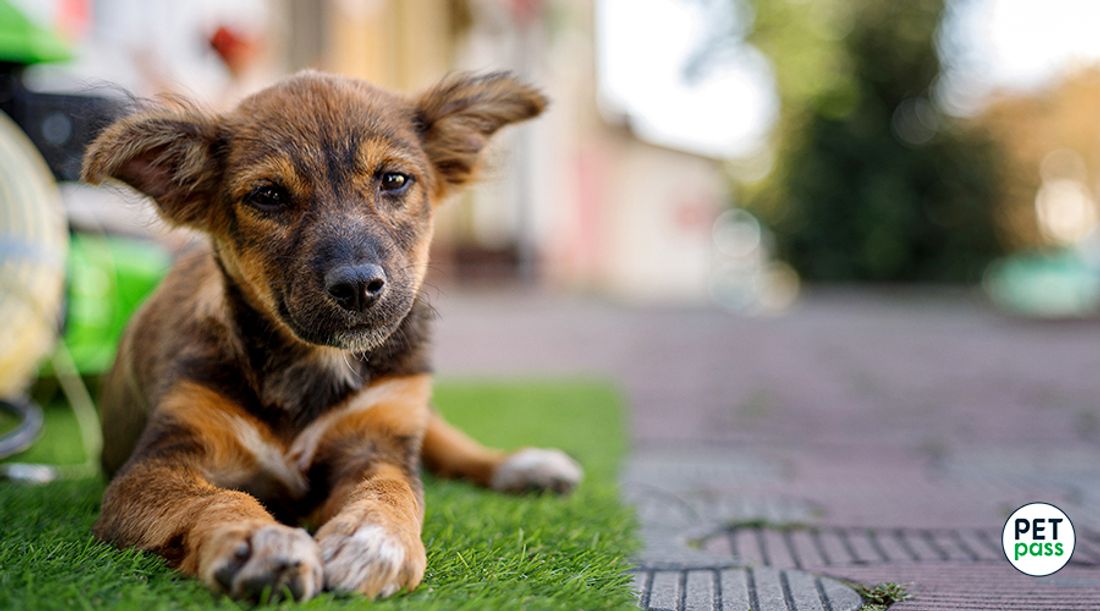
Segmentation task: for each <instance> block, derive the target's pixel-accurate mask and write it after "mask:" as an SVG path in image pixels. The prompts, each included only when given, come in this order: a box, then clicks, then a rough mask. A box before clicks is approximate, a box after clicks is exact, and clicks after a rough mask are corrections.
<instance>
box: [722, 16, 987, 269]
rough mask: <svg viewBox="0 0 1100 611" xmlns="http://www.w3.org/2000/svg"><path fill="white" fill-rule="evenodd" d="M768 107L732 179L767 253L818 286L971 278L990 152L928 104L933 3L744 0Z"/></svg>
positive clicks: (981, 250)
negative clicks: (766, 233) (742, 168)
mask: <svg viewBox="0 0 1100 611" xmlns="http://www.w3.org/2000/svg"><path fill="white" fill-rule="evenodd" d="M753 8H754V12H755V20H754V29H753V32H752V33H751V34H750V36H749V37H748V42H749V43H750V44H753V45H755V46H756V47H757V48H759V49H760V50H761V51H762V52H763V53H765V54H766V55H767V56H768V57H769V58H770V60H771V62H772V65H773V69H774V74H775V80H776V84H777V87H778V89H779V98H780V101H781V104H782V109H781V111H780V119H779V124H778V126H777V129H776V132H775V139H774V142H773V149H772V150H773V152H774V155H775V160H774V163H775V166H774V169H773V171H772V172H771V173H770V174H769V175H768V177H767V178H766V179H764V180H763V181H761V182H759V183H756V184H748V183H742V184H741V185H739V193H740V196H741V199H742V201H743V203H744V205H745V206H746V207H748V208H749V209H750V210H752V211H753V212H755V213H756V214H758V215H759V216H760V217H761V218H762V219H763V220H764V222H765V223H767V224H768V225H769V226H770V227H771V229H772V231H773V232H774V233H775V235H776V241H777V245H778V249H779V254H780V256H782V257H784V258H786V259H787V260H788V261H790V262H791V264H792V265H794V266H795V268H796V269H798V270H799V272H800V273H802V274H803V275H804V276H805V277H806V278H808V279H811V280H827V281H886V282H897V281H948V282H955V281H973V280H975V279H977V278H978V277H980V274H981V272H982V270H983V269H984V267H985V265H986V264H987V263H988V262H989V261H990V260H991V259H992V258H993V257H995V256H997V255H998V254H1000V253H1001V250H1002V249H1001V246H1000V243H999V240H998V237H997V231H996V218H995V214H994V210H995V204H996V199H997V168H998V162H997V159H998V154H997V151H996V149H995V147H993V145H992V144H991V142H990V141H988V140H987V139H985V138H984V137H982V136H981V135H980V134H979V132H977V131H976V130H967V129H963V128H962V127H961V126H960V125H958V124H956V122H954V121H952V120H951V119H949V118H948V117H945V116H944V115H943V114H942V113H941V112H940V111H939V110H938V109H937V108H936V107H935V105H934V104H933V103H932V102H930V99H931V94H930V91H931V87H932V85H933V83H934V81H935V79H936V77H937V75H938V74H939V71H940V64H939V58H938V57H937V55H936V51H935V37H936V31H937V28H938V26H939V23H940V18H941V15H942V12H943V5H942V1H941V0H922V1H920V2H897V1H894V0H814V2H804V1H798V0H755V2H754V4H753Z"/></svg>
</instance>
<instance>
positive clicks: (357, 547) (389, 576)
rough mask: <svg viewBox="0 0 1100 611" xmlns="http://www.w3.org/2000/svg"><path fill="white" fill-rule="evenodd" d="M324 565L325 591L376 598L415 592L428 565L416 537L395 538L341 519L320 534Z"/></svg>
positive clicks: (373, 527)
mask: <svg viewBox="0 0 1100 611" xmlns="http://www.w3.org/2000/svg"><path fill="white" fill-rule="evenodd" d="M317 541H319V542H320V544H321V557H322V558H323V560H324V563H325V588H326V589H329V590H335V591H337V592H360V593H362V594H365V595H367V596H369V597H370V598H375V597H377V596H381V597H386V596H391V595H393V594H396V593H397V592H398V591H399V590H402V589H406V590H409V591H412V590H413V589H415V588H416V586H418V585H419V584H420V580H421V579H423V578H424V568H425V567H426V566H427V564H428V559H427V556H426V555H425V553H424V544H423V543H422V542H421V541H420V537H419V536H417V535H416V534H414V533H411V532H410V533H405V534H404V535H398V534H395V533H393V532H391V531H389V530H387V529H386V528H383V527H382V526H379V525H377V524H347V523H342V521H340V520H339V518H337V519H335V520H333V521H332V522H330V523H328V524H326V525H325V526H324V527H323V528H322V529H321V530H320V531H318V533H317Z"/></svg>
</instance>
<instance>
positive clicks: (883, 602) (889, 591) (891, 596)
mask: <svg viewBox="0 0 1100 611" xmlns="http://www.w3.org/2000/svg"><path fill="white" fill-rule="evenodd" d="M854 588H855V590H856V592H857V593H859V595H860V596H861V597H863V606H862V607H860V610H859V611H886V609H888V608H890V605H892V604H894V603H900V602H901V601H903V600H909V591H908V590H906V589H905V587H904V586H901V585H899V584H896V583H894V582H887V583H880V584H878V585H876V586H871V587H868V586H864V585H860V584H854Z"/></svg>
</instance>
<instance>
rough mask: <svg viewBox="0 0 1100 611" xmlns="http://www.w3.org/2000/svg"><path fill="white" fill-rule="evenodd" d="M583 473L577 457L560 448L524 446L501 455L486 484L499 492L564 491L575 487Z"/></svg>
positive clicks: (560, 492) (559, 492) (563, 492)
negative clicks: (502, 459)
mask: <svg viewBox="0 0 1100 611" xmlns="http://www.w3.org/2000/svg"><path fill="white" fill-rule="evenodd" d="M583 475H584V474H583V471H581V466H580V465H578V464H577V461H575V460H573V459H572V458H569V456H568V455H566V453H565V452H562V451H561V450H544V449H542V448H526V449H523V450H519V451H517V452H515V453H513V454H512V455H510V456H509V457H508V458H506V459H504V462H502V463H501V464H500V466H498V467H497V468H496V470H495V471H494V472H493V479H492V481H491V482H490V485H491V487H492V488H493V490H500V491H502V492H542V491H551V492H557V493H558V494H565V493H567V492H570V491H572V490H573V488H576V487H577V484H579V483H580V481H581V478H582V477H583Z"/></svg>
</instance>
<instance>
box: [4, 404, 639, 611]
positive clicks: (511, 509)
mask: <svg viewBox="0 0 1100 611" xmlns="http://www.w3.org/2000/svg"><path fill="white" fill-rule="evenodd" d="M436 404H437V405H438V407H439V408H440V410H441V411H442V412H443V413H444V414H445V415H446V417H447V418H448V419H449V420H451V421H452V422H454V423H455V424H457V425H459V426H461V427H462V428H463V429H464V430H466V431H468V432H469V433H470V434H472V435H474V436H475V437H476V438H478V439H480V440H481V441H484V442H486V443H489V444H492V445H496V446H500V447H517V446H521V445H542V446H554V447H560V448H562V449H564V450H565V451H567V452H569V453H570V454H572V455H573V456H575V457H576V458H577V459H578V460H579V461H580V462H581V463H582V464H583V465H584V467H585V481H584V483H583V484H582V485H581V487H580V488H579V489H578V490H577V491H576V492H575V493H574V494H573V495H572V496H570V497H568V498H565V499H561V498H555V497H550V496H524V497H507V496H503V495H499V494H495V493H491V492H486V491H482V490H478V489H475V488H473V487H471V486H469V485H467V484H464V483H459V482H451V481H443V480H433V479H431V478H429V477H426V480H427V481H426V497H427V515H426V520H425V525H424V541H425V544H426V546H427V549H428V571H427V575H426V576H425V579H424V583H423V584H422V585H421V586H420V588H419V589H418V590H417V591H416V592H414V593H412V594H406V595H401V596H398V597H395V598H393V599H389V600H386V601H383V602H379V603H375V604H376V605H378V607H379V608H386V609H390V608H393V609H406V608H407V609H497V608H500V609H514V608H528V609H553V608H568V609H603V608H627V607H631V606H632V605H633V603H634V597H633V594H632V592H631V588H630V577H629V575H627V574H626V573H625V571H626V570H627V569H628V568H629V562H628V557H629V555H630V554H631V553H632V552H633V551H634V550H635V547H636V545H637V542H636V538H635V534H634V530H635V529H634V526H635V522H634V516H633V513H632V512H631V511H630V510H629V509H628V508H626V507H625V506H624V505H623V504H622V503H621V502H620V500H619V498H618V493H617V487H616V472H617V469H618V466H619V460H620V459H621V457H622V456H623V454H624V452H625V449H626V448H625V433H624V427H623V420H622V418H623V416H622V412H621V409H620V401H619V397H618V396H617V395H616V393H615V392H614V391H612V390H611V389H609V388H608V387H607V386H605V385H602V384H598V383H588V382H562V383H550V382H539V383H524V384H518V383H507V384H496V383H480V382H479V383H474V382H461V383H449V384H442V385H440V386H439V388H438V390H437V392H436ZM3 426H4V423H0V429H2V427H3ZM17 458H18V460H20V461H26V462H29V461H43V462H65V463H75V462H79V461H80V460H81V459H82V453H81V451H80V448H79V436H78V432H77V428H76V424H75V421H74V420H73V419H72V416H71V415H70V414H69V412H68V411H67V410H63V409H50V410H47V422H46V429H45V434H44V437H43V438H42V439H41V440H40V442H39V443H38V444H36V445H35V446H34V447H33V448H32V449H31V450H30V451H28V452H27V453H25V454H24V455H22V456H19V457H17ZM102 490H103V483H102V482H101V481H100V480H99V479H97V478H85V479H80V480H72V481H60V482H55V483H53V484H50V485H47V486H40V487H31V486H25V485H21V484H13V483H9V482H0V520H3V530H2V531H0V532H3V534H2V535H0V609H66V610H71V609H91V608H126V609H142V610H143V611H149V610H153V609H180V608H236V606H237V605H236V604H235V603H233V602H232V601H229V600H227V599H225V598H219V597H216V596H214V595H212V594H210V593H208V592H207V591H206V590H205V589H204V588H203V587H202V586H201V585H199V584H198V583H197V582H195V581H193V580H190V579H186V578H183V577H181V576H178V575H177V574H175V573H174V572H173V571H171V570H169V569H168V568H167V567H166V566H165V565H164V563H163V562H162V561H161V560H160V559H159V558H157V557H154V556H152V555H148V554H143V553H139V552H135V551H120V550H117V549H115V548H112V547H110V546H108V545H105V544H103V543H100V542H98V541H96V540H95V539H93V538H92V536H91V534H90V529H91V525H92V523H93V522H94V521H95V518H96V515H97V512H98V507H99V497H100V494H101V493H102ZM365 604H367V603H366V601H365V599H363V598H361V597H353V596H343V597H336V596H333V595H327V594H326V595H323V596H321V597H319V598H316V599H314V600H311V601H309V602H307V603H305V604H304V605H301V606H302V607H303V608H307V609H325V608H332V607H345V606H360V605H365ZM282 606H290V605H287V604H284V605H282Z"/></svg>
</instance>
